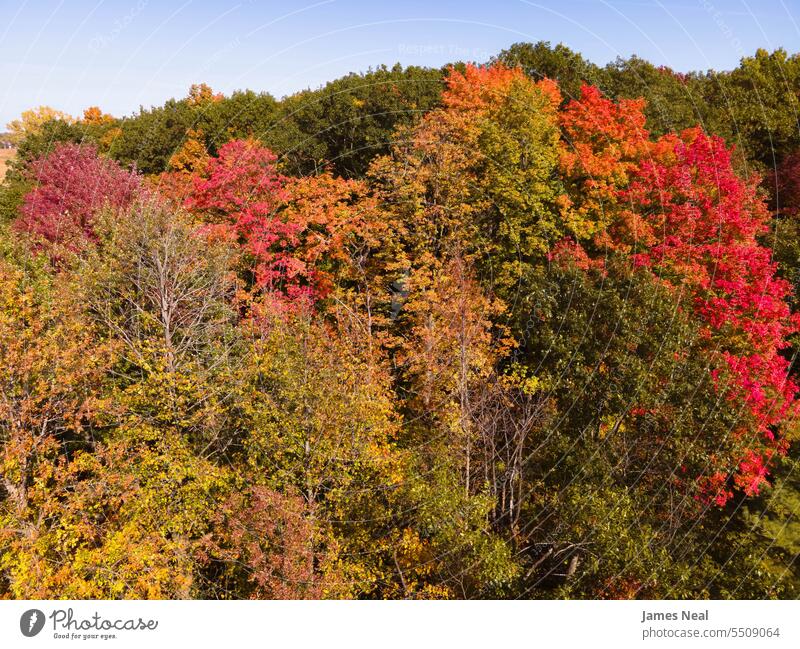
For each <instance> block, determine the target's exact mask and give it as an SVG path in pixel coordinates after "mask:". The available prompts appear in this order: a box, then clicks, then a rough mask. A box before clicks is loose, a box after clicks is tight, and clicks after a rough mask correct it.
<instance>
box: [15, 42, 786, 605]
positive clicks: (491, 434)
mask: <svg viewBox="0 0 800 649" xmlns="http://www.w3.org/2000/svg"><path fill="white" fill-rule="evenodd" d="M799 101H800V57H798V56H797V55H791V56H790V55H788V54H787V53H786V52H784V51H783V50H777V51H775V52H772V53H768V52H766V51H758V52H756V53H755V55H754V56H752V57H747V58H744V59H743V60H742V61H741V64H740V66H739V67H738V68H736V69H735V70H732V71H729V72H715V71H707V72H704V73H691V74H682V73H677V72H674V71H672V70H670V69H668V68H664V67H656V66H653V65H651V64H650V63H648V62H647V61H644V60H642V59H639V58H636V57H634V58H631V59H628V60H618V61H616V62H614V63H612V64H609V65H607V66H604V67H601V66H597V65H595V64H592V63H590V62H589V61H587V60H585V59H584V58H583V57H582V56H581V55H580V54H578V53H575V52H572V51H571V50H569V49H568V48H566V47H564V46H563V45H558V46H551V45H550V44H549V43H536V44H532V43H520V44H516V45H513V46H512V47H510V48H509V49H508V50H506V51H503V52H501V53H500V54H499V55H498V56H497V57H495V58H494V59H492V60H491V61H488V62H486V63H484V64H472V63H470V64H464V63H456V64H454V65H452V66H447V67H446V68H443V69H440V70H439V69H427V68H418V67H409V68H403V67H401V66H399V65H398V66H395V67H393V68H385V67H381V68H377V69H375V70H371V71H369V72H367V73H364V74H351V75H348V76H346V77H343V78H341V79H338V80H336V81H333V82H331V83H329V84H327V85H326V86H324V87H322V88H320V89H317V90H307V91H304V92H301V93H298V94H296V95H292V96H289V97H286V98H283V99H280V100H278V99H275V98H274V97H272V96H270V95H268V94H265V93H261V94H258V93H255V92H252V91H242V92H236V93H233V94H232V95H230V96H223V95H221V94H218V93H215V92H214V91H213V90H212V89H211V88H209V87H208V86H207V85H205V84H197V85H194V86H192V87H191V89H190V90H189V93H188V95H187V97H185V98H183V99H174V100H170V101H168V102H166V103H165V104H164V105H163V106H160V107H152V108H149V109H145V108H142V109H141V110H140V111H139V112H137V113H135V114H133V115H131V116H129V117H123V118H116V117H113V116H111V115H107V114H105V113H104V112H103V111H102V110H101V109H99V108H97V107H90V108H87V110H86V111H85V113H84V114H83V116H82V117H80V118H77V119H74V118H72V117H70V116H68V115H64V114H63V113H59V112H58V111H54V110H53V109H49V108H47V107H41V108H39V109H33V110H31V111H28V112H27V113H25V114H23V115H22V116H21V118H20V120H18V121H17V122H15V123H14V126H13V129H12V131H13V136H14V140H15V142H16V143H17V155H16V159H15V160H14V162H13V163H12V166H11V168H10V170H9V172H8V173H7V174H6V177H5V179H4V181H3V184H2V186H0V595H2V596H3V597H7V598H29V599H46V598H62V597H63V598H75V599H79V598H210V599H213V598H225V599H230V598H237V599H238V598H258V599H263V598H291V599H294V598H298V599H300V598H315V599H317V598H392V599H394V598H418V599H434V598H435V599H448V598H646V599H657V598H707V597H713V598H783V597H797V596H800V562H798V561H797V557H798V553H799V552H800V530H799V529H798V524H797V514H798V511H797V510H798V507H800V479H798V474H797V471H796V469H797V468H798V464H797V462H798V448H797V439H798V418H797V417H798V385H800V383H798V377H797V368H796V365H795V356H796V354H795V350H796V348H797V333H798V328H799V327H800V315H798V311H797V299H798V287H799V286H800V284H798V282H799V281H800V280H799V278H800V222H798V218H800V126H799V125H798V121H797V115H798V102H799Z"/></svg>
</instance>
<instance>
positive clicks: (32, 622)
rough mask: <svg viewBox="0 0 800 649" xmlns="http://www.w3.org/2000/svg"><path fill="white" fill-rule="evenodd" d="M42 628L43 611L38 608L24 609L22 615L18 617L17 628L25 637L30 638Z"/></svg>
mask: <svg viewBox="0 0 800 649" xmlns="http://www.w3.org/2000/svg"><path fill="white" fill-rule="evenodd" d="M42 628H44V613H42V612H41V611H40V610H39V609H38V608H32V609H30V610H29V611H25V612H24V613H23V614H22V617H21V618H19V630H20V631H22V635H24V636H25V637H27V638H32V637H33V636H35V635H36V634H37V633H39V631H41V630H42Z"/></svg>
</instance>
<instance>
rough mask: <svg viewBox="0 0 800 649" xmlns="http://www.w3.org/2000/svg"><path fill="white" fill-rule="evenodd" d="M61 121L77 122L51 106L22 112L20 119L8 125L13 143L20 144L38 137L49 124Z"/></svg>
mask: <svg viewBox="0 0 800 649" xmlns="http://www.w3.org/2000/svg"><path fill="white" fill-rule="evenodd" d="M52 121H60V122H65V123H67V124H72V123H73V122H74V121H75V120H74V118H72V117H70V116H69V115H67V114H66V113H62V112H61V111H60V110H56V109H55V108H50V106H39V107H38V108H32V109H30V110H25V111H22V115H21V116H20V118H19V119H15V120H13V121H12V122H9V123H8V124H7V125H6V128H7V129H8V131H9V135H10V137H11V139H12V141H14V142H16V143H17V144H19V143H20V142H22V141H23V140H24V139H25V138H26V137H29V136H31V135H37V134H39V133H40V132H41V130H42V127H43V126H44V125H45V124H46V123H47V122H52Z"/></svg>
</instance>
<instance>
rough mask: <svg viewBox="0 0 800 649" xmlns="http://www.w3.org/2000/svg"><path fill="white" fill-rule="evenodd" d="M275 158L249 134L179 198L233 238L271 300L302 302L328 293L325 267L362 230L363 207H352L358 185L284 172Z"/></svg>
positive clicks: (341, 254) (286, 305)
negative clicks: (291, 174)
mask: <svg viewBox="0 0 800 649" xmlns="http://www.w3.org/2000/svg"><path fill="white" fill-rule="evenodd" d="M275 163H276V156H275V155H274V154H273V153H272V152H271V151H270V150H269V149H267V148H265V147H263V146H262V145H261V144H259V143H258V142H256V141H254V140H236V141H232V142H229V143H228V144H226V145H224V146H223V147H221V148H220V150H219V156H218V157H217V158H212V159H211V160H210V161H209V163H208V166H207V169H206V174H205V175H204V176H198V175H196V176H194V179H193V183H192V189H191V192H190V193H189V195H188V197H187V198H186V200H185V202H184V204H185V205H186V207H187V208H189V209H191V210H193V211H195V212H197V213H199V214H201V215H202V217H203V218H204V219H205V220H206V221H207V222H208V223H209V226H210V228H211V229H214V230H217V231H218V233H220V234H222V235H227V236H230V237H231V238H233V239H235V240H237V241H238V242H239V244H240V245H241V246H242V250H243V251H244V252H245V253H246V255H247V256H248V257H249V260H250V263H251V265H252V272H253V275H254V278H255V284H256V286H257V287H258V288H259V289H260V290H261V291H263V292H264V293H266V294H267V295H268V296H269V297H270V298H272V303H273V304H276V305H278V306H282V307H284V308H288V309H297V308H303V307H305V306H309V305H311V304H313V303H314V302H315V301H316V300H318V299H319V298H321V297H324V296H325V295H326V294H327V293H328V291H329V290H330V287H331V278H330V273H329V272H328V270H326V269H330V268H331V267H332V266H333V265H335V264H336V263H337V262H341V261H343V260H344V258H345V256H346V255H345V253H344V250H345V245H346V243H347V240H348V237H349V236H350V235H352V234H354V233H357V232H363V231H364V230H365V229H366V228H367V225H366V221H365V220H364V213H363V211H358V210H355V209H353V206H352V203H353V201H352V198H353V197H354V196H357V195H360V194H361V193H363V191H362V187H361V184H360V183H358V182H356V181H348V180H342V179H338V178H333V177H332V176H331V175H330V174H322V175H320V176H314V177H311V178H300V179H298V178H288V177H286V176H283V175H281V174H280V173H278V170H277V168H276V165H275Z"/></svg>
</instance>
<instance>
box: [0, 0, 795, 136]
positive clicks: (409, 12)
mask: <svg viewBox="0 0 800 649" xmlns="http://www.w3.org/2000/svg"><path fill="white" fill-rule="evenodd" d="M538 40H549V41H551V42H553V43H557V42H563V43H564V44H566V45H568V46H569V47H571V48H573V49H575V50H577V51H579V52H581V53H583V54H584V56H586V57H587V58H589V59H591V60H592V61H595V62H597V63H606V62H608V61H610V60H613V59H615V58H616V57H617V56H629V55H631V54H633V53H636V54H638V55H640V56H642V57H644V58H647V59H649V60H651V61H653V62H655V63H658V64H665V65H670V66H672V67H673V68H675V69H677V70H681V71H686V70H696V69H701V70H704V69H707V68H715V69H728V68H731V67H734V66H735V65H736V64H737V62H738V60H739V59H740V58H741V57H742V56H744V55H747V54H750V53H752V52H753V51H755V49H756V48H758V47H764V48H767V49H774V48H777V47H784V48H786V49H788V50H789V51H791V52H796V51H798V50H800V0H747V1H745V0H652V1H649V0H535V1H534V0H530V1H528V0H484V1H481V2H476V1H473V0H461V1H459V2H450V1H443V0H427V1H421V0H411V1H406V2H403V1H400V0H396V1H395V2H386V3H380V2H377V0H376V1H375V2H364V1H363V0H282V1H276V0H240V1H238V2H235V1H233V0H214V1H210V0H176V1H173V0H28V1H27V2H25V1H22V0H0V52H2V56H1V57H0V79H2V81H3V84H2V90H0V130H2V126H3V125H4V124H5V123H6V122H8V121H9V120H11V119H13V118H15V117H16V116H17V115H19V113H20V112H21V111H22V110H24V109H25V108H29V107H32V106H37V105H40V104H48V105H51V106H53V107H55V108H58V109H60V110H64V111H66V112H69V113H72V114H80V113H81V111H82V110H83V109H84V108H85V107H87V106H90V105H99V106H100V107H101V108H103V109H104V110H105V111H107V112H111V113H113V114H115V115H125V114H130V113H132V112H134V111H135V110H137V109H138V107H139V106H140V105H144V106H150V105H154V104H156V105H157V104H160V103H162V102H163V101H164V100H165V99H167V98H169V97H181V96H184V95H185V94H186V91H187V89H188V87H189V85H191V84H192V83H195V82H199V81H205V82H206V83H208V84H210V85H211V86H212V87H213V88H214V89H215V90H218V91H222V92H225V93H226V94H227V93H230V92H231V91H233V90H235V89H239V88H251V89H253V90H266V91H268V92H271V93H272V94H274V95H276V96H278V97H280V96H282V95H285V94H288V93H291V92H294V91H296V90H299V89H302V88H306V87H317V86H319V85H321V84H322V83H324V82H325V81H328V80H330V79H334V78H336V77H338V76H340V75H342V74H344V73H346V72H349V71H363V70H366V69H367V68H369V67H370V66H375V65H377V64H380V63H386V64H392V63H394V62H397V61H400V62H401V63H403V64H417V65H433V66H439V65H442V64H444V63H447V62H449V61H453V60H474V61H485V60H486V59H488V58H489V57H491V56H492V55H493V54H496V53H497V52H499V51H500V50H501V49H503V48H505V47H508V46H509V45H511V44H512V43H514V42H518V41H538Z"/></svg>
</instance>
